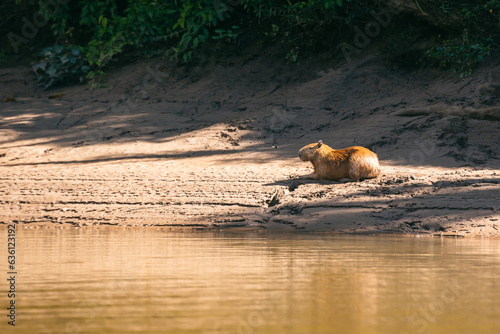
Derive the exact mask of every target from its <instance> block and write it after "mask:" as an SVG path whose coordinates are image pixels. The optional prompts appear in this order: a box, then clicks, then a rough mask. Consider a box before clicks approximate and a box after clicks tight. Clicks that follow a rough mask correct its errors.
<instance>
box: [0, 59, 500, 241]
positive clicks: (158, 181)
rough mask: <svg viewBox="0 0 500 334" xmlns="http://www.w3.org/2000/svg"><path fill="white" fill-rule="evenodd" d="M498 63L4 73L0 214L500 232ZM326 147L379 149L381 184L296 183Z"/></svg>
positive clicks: (50, 220)
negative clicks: (87, 82)
mask: <svg viewBox="0 0 500 334" xmlns="http://www.w3.org/2000/svg"><path fill="white" fill-rule="evenodd" d="M499 69H500V62H499V61H498V55H496V56H491V57H490V58H489V59H488V60H487V61H486V62H485V63H484V64H483V65H482V67H481V68H479V69H478V70H477V71H476V72H475V73H474V75H472V76H471V77H469V78H467V79H465V80H462V79H459V78H457V76H456V75H454V74H451V73H450V74H443V73H438V72H435V71H431V70H425V71H416V70H405V69H394V70H393V69H388V68H387V67H385V66H384V65H383V61H382V60H381V59H380V58H378V57H377V56H373V55H369V56H366V57H364V58H363V59H360V60H357V61H355V62H352V63H349V64H345V65H343V66H340V67H339V68H336V69H327V70H320V69H318V68H317V67H314V66H312V65H308V64H298V65H283V64H280V63H278V62H273V61H272V60H270V59H269V58H265V57H261V56H258V55H257V54H252V53H248V54H246V55H245V56H240V57H238V58H229V57H228V58H227V59H225V60H219V61H216V60H215V59H207V60H205V61H203V62H199V63H198V64H197V65H193V66H190V67H189V68H178V67H174V66H172V65H170V64H168V62H166V61H165V60H162V59H154V60H150V61H146V62H141V63H136V64H133V65H130V66H127V67H124V68H122V69H120V70H118V71H116V72H114V73H112V74H111V75H110V77H109V78H108V83H109V84H110V87H109V88H102V89H97V90H94V91H89V90H88V89H87V87H86V86H73V87H67V88H62V89H59V90H56V91H50V92H46V91H43V90H41V89H39V88H36V87H35V86H33V84H32V78H31V76H30V74H29V73H27V72H26V69H25V68H8V69H1V70H0V87H1V90H0V92H1V94H2V96H1V97H2V99H3V98H6V97H13V98H15V99H16V101H17V102H2V103H0V108H1V109H0V115H1V119H0V179H1V181H2V182H1V184H0V194H1V197H0V203H1V206H0V221H2V222H3V223H8V222H10V221H17V222H19V223H23V224H29V225H30V226H40V225H49V226H54V224H62V226H64V225H65V224H71V225H77V226H84V225H96V224H107V225H153V226H156V225H160V226H196V227H213V226H233V227H234V226H241V227H252V228H262V229H282V230H302V231H337V232H370V233H372V232H396V233H425V234H444V235H484V236H492V235H499V232H498V229H499V228H500V221H499V219H500V205H499V203H500V184H499V183H500V159H499V157H500V122H499V119H500V113H499V109H500V108H497V106H498V102H499V99H500V90H499V87H500V84H499V82H500V72H499ZM57 92H62V93H63V97H62V98H60V99H49V98H48V97H49V96H50V95H52V94H54V93H57ZM319 139H322V140H323V141H324V142H325V143H327V144H328V145H330V146H332V147H334V148H343V147H347V146H352V145H362V146H366V147H368V148H370V149H372V150H374V151H375V152H376V153H377V154H378V155H379V158H380V160H381V164H382V167H383V176H381V177H380V178H378V179H374V180H368V181H363V182H359V183H353V182H317V181H311V180H309V181H308V180H301V179H298V178H297V176H299V175H302V174H307V173H310V171H311V169H312V166H310V165H309V164H306V163H302V162H300V161H299V159H298V158H297V155H296V154H297V151H298V150H299V149H300V148H301V147H302V146H304V145H306V144H309V143H311V142H315V141H317V140H319Z"/></svg>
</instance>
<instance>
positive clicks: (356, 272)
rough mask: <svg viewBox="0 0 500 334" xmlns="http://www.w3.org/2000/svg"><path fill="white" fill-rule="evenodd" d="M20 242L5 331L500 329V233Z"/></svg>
mask: <svg viewBox="0 0 500 334" xmlns="http://www.w3.org/2000/svg"><path fill="white" fill-rule="evenodd" d="M0 233H1V238H2V239H1V240H2V241H1V244H2V245H4V240H7V232H6V230H5V229H0ZM2 248H3V249H4V254H5V248H6V247H4V246H2ZM17 248H18V249H17V250H18V254H17V264H18V265H17V271H18V275H17V282H16V284H17V288H16V289H17V296H16V305H17V317H16V327H15V329H14V328H12V327H11V326H8V325H7V321H8V318H7V317H6V315H7V310H6V307H7V306H8V304H7V303H8V299H7V298H6V291H7V290H8V287H7V285H6V283H5V282H6V280H5V279H4V277H6V275H7V274H6V272H7V271H8V268H7V260H6V256H3V257H2V258H1V259H0V270H1V275H2V280H1V282H2V283H1V288H2V297H1V301H2V309H3V310H4V311H2V316H1V319H2V321H1V323H0V332H1V333H30V334H32V333H245V334H249V333H273V334H274V333H356V334H358V333H363V334H364V333H384V334H390V333H397V334H403V333H474V334H476V333H500V240H485V239H474V240H467V239H465V240H464V239H439V238H434V239H431V238H416V237H395V236H345V235H344V236H325V235H315V234H296V235H290V234H260V233H251V232H245V233H243V232H238V233H234V232H199V233H190V232H183V233H178V232H167V231H161V230H158V231H156V230H149V231H145V230H134V229H127V230H126V229H123V230H120V229H107V230H92V229H85V230H82V229H59V230H58V229H23V228H19V229H18V231H17Z"/></svg>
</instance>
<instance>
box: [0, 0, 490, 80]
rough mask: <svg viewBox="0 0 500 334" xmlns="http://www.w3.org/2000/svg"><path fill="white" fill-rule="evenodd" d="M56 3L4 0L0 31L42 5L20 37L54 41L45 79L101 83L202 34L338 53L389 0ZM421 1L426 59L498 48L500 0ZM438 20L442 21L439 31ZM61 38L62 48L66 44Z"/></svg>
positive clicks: (457, 60) (190, 45) (473, 57)
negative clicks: (29, 31)
mask: <svg viewBox="0 0 500 334" xmlns="http://www.w3.org/2000/svg"><path fill="white" fill-rule="evenodd" d="M56 2H57V4H58V6H57V10H54V8H52V7H50V6H45V5H43V4H44V3H46V1H41V2H38V1H36V0H15V1H5V2H3V3H2V4H0V9H1V10H0V31H4V32H10V31H15V32H16V33H18V34H21V31H22V25H23V24H24V23H23V20H22V18H23V17H24V16H27V17H28V19H29V20H31V18H32V17H33V14H35V13H37V12H38V13H41V14H43V15H44V16H45V18H46V19H47V20H48V23H47V24H46V26H45V25H44V26H43V27H39V28H40V29H39V31H38V35H37V37H36V38H30V40H29V44H28V43H26V44H23V45H25V50H29V48H37V47H39V46H40V45H44V46H45V45H56V46H53V47H52V48H48V49H45V50H44V52H51V53H50V54H47V55H45V54H44V55H43V59H44V60H41V61H39V62H38V63H37V64H35V67H36V68H35V69H36V72H37V73H38V79H39V80H40V81H43V82H46V83H47V85H48V87H50V86H52V85H55V84H58V83H62V82H66V81H68V82H69V81H71V79H70V78H71V77H73V78H76V77H78V79H80V78H81V77H82V75H84V76H85V75H86V76H87V79H89V80H90V81H91V83H92V84H95V80H96V78H97V77H98V76H99V75H100V74H102V73H103V71H104V70H105V69H106V67H107V66H109V65H110V64H111V63H112V62H113V61H114V60H116V59H117V57H118V56H120V55H121V54H123V53H125V52H135V53H136V54H139V55H141V56H144V55H167V56H169V57H171V58H172V59H176V60H177V61H179V62H181V63H186V62H189V61H190V59H191V58H192V57H193V55H194V53H195V52H196V50H197V49H199V48H200V47H201V46H202V45H203V44H205V43H209V42H211V43H216V44H217V45H225V43H235V42H237V43H243V42H244V41H245V39H244V38H245V37H249V39H248V40H252V41H254V42H255V39H258V40H257V42H258V43H259V44H268V45H273V46H274V47H275V49H276V51H277V53H278V55H280V56H281V57H282V58H283V59H285V60H286V61H288V62H291V63H295V62H299V61H300V59H302V58H303V57H305V56H307V55H308V54H317V53H319V52H321V53H323V54H324V55H333V57H336V56H335V55H337V56H338V55H339V54H340V52H339V51H338V48H337V46H338V45H339V43H340V42H341V41H343V40H346V39H347V40H348V39H351V41H352V35H353V31H354V30H353V28H354V27H355V26H357V27H363V26H364V25H366V24H367V23H368V22H370V21H373V20H374V19H373V17H372V16H371V15H370V12H371V11H376V12H378V11H380V10H382V9H386V7H384V5H385V4H384V2H383V1H379V0H234V1H223V0H176V1H172V0H121V1H117V0H72V1H64V2H63V3H64V4H61V3H60V1H57V0H56ZM415 4H416V5H417V6H418V8H419V9H420V11H421V12H425V13H427V14H429V13H430V15H429V16H428V17H432V18H435V20H436V22H433V24H427V26H428V27H431V28H430V29H429V30H425V31H426V32H430V33H431V34H432V35H434V36H435V35H437V34H438V33H440V34H442V35H443V37H440V38H439V40H438V44H437V45H435V46H434V47H433V48H432V49H430V50H428V51H427V53H426V56H425V59H426V61H427V64H433V65H437V66H439V67H441V68H450V69H454V70H456V71H458V72H460V73H461V74H462V75H468V74H469V73H470V72H471V71H472V69H473V68H474V66H475V65H476V64H477V63H478V62H479V61H481V59H482V58H483V57H484V56H485V55H487V54H488V53H489V52H490V50H492V49H493V48H496V47H498V41H499V40H500V31H499V30H500V29H499V28H498V24H499V22H500V0H485V1H474V0H456V1H454V0H445V1H434V0H419V1H417V2H415ZM2 12H3V13H4V14H1V13H2ZM434 14H438V15H434ZM405 15H406V14H404V13H403V14H401V15H400V16H398V17H399V18H401V20H400V21H399V22H398V23H397V24H396V23H394V22H396V21H395V20H394V21H392V22H393V23H391V24H395V26H394V27H393V28H390V29H386V30H385V32H384V34H386V35H390V34H389V33H386V32H387V31H389V30H391V31H395V32H401V31H402V30H404V29H405V27H403V26H402V24H403V23H404V16H405ZM2 24H3V25H4V26H2ZM16 24H17V26H16ZM398 24H399V26H398ZM423 25H426V23H424V21H422V20H421V21H419V23H418V24H417V26H419V27H418V28H419V29H420V26H423ZM433 25H434V26H437V27H441V28H443V27H444V29H442V30H439V31H437V30H436V29H435V28H433ZM2 28H3V30H2ZM419 29H416V31H414V32H413V31H409V30H408V29H406V30H408V31H406V32H405V33H404V34H402V33H401V36H399V37H398V36H396V35H395V34H394V33H393V34H392V35H393V41H394V43H392V44H391V45H390V48H392V49H393V50H395V51H397V52H396V53H397V54H401V55H402V56H405V57H406V56H407V53H408V52H406V53H405V52H403V51H404V50H410V49H412V47H413V45H414V43H416V42H417V40H418V39H419V38H421V36H423V37H422V38H424V37H425V38H429V35H428V34H423V33H422V34H421V33H420V31H424V30H423V29H422V30H419ZM432 29H434V31H433V30H432ZM346 36H349V37H346ZM457 36H458V37H457ZM242 41H243V42H242ZM4 43H5V42H4ZM57 45H64V46H65V47H64V48H63V50H61V49H60V47H59V46H57ZM0 47H1V48H0V50H1V49H4V50H9V51H10V50H11V49H12V48H10V46H9V44H8V43H5V44H3V45H0ZM47 50H48V51H47ZM71 50H79V52H80V54H79V55H78V57H75V59H77V62H76V63H75V64H73V63H71V64H70V63H68V62H67V61H65V62H64V63H63V61H62V59H63V55H65V54H66V55H67V56H68V55H69V54H70V53H71V52H72V51H71ZM421 52H422V51H421ZM30 53H31V51H30ZM420 54H422V53H420ZM340 57H341V55H340V56H339V58H340ZM64 59H66V58H64ZM408 60H409V61H416V60H414V59H413V58H411V59H410V58H408ZM79 63H81V64H80V65H81V66H80V67H78V66H77V64H79ZM43 64H45V65H43ZM52 66H53V67H52ZM72 66H73V67H72Z"/></svg>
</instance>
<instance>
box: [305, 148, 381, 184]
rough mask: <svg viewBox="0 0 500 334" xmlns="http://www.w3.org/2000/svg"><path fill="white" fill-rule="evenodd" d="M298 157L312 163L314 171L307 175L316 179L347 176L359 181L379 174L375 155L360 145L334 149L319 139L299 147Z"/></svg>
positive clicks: (334, 178) (332, 178) (335, 178)
mask: <svg viewBox="0 0 500 334" xmlns="http://www.w3.org/2000/svg"><path fill="white" fill-rule="evenodd" d="M299 158H300V160H302V161H310V162H311V163H312V164H313V166H314V173H313V174H311V175H308V177H311V178H313V179H317V180H321V179H326V180H340V179H344V178H349V179H351V180H354V181H359V180H361V179H369V178H374V177H377V176H378V175H379V174H380V165H379V163H378V157H377V155H376V154H375V153H373V152H372V151H370V150H369V149H367V148H364V147H361V146H353V147H348V148H344V149H342V150H334V149H332V148H331V147H330V146H328V145H325V144H323V142H322V141H319V142H318V143H314V144H309V145H307V146H304V147H303V148H301V149H300V151H299Z"/></svg>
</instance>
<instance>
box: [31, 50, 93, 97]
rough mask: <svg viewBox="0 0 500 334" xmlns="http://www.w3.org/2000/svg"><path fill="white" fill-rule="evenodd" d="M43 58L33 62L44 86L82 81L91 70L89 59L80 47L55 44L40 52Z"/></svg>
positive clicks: (38, 77)
mask: <svg viewBox="0 0 500 334" xmlns="http://www.w3.org/2000/svg"><path fill="white" fill-rule="evenodd" d="M40 56H41V59H40V60H39V61H38V62H36V63H34V64H33V67H32V68H33V71H34V72H35V75H36V79H37V81H38V82H40V83H42V84H43V86H44V88H45V89H47V88H50V87H52V86H56V85H59V84H67V83H75V82H82V81H84V78H85V77H86V75H87V73H88V72H89V71H90V66H89V64H88V61H87V59H86V58H85V57H84V56H83V55H82V52H81V49H80V48H78V47H64V46H61V45H54V46H51V47H48V48H45V49H43V51H42V52H40Z"/></svg>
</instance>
